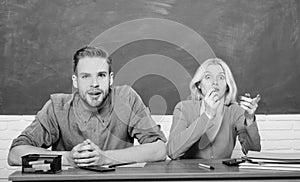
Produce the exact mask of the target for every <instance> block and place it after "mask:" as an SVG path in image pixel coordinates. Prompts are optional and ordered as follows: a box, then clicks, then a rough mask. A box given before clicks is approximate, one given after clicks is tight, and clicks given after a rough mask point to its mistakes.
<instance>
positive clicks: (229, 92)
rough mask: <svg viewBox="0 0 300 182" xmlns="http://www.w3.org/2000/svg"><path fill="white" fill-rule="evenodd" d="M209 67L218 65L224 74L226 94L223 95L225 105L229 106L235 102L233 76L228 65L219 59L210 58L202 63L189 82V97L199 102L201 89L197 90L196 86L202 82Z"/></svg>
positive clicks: (235, 88) (235, 89)
mask: <svg viewBox="0 0 300 182" xmlns="http://www.w3.org/2000/svg"><path fill="white" fill-rule="evenodd" d="M209 65H220V66H221V67H222V69H223V71H224V72H225V80H226V85H227V86H226V87H227V89H226V93H225V105H230V104H232V103H235V102H236V94H237V87H236V83H235V81H234V78H233V75H232V73H231V71H230V69H229V67H228V65H227V64H226V63H225V62H224V61H223V60H221V59H219V58H210V59H207V60H206V61H204V62H203V63H202V64H201V65H200V67H199V68H198V69H197V71H196V73H195V75H194V77H193V79H192V81H191V82H190V91H191V97H192V99H194V100H201V99H202V98H203V97H204V95H203V94H202V91H201V89H199V88H198V84H200V82H201V81H202V79H203V77H204V73H205V71H206V69H207V67H208V66H209Z"/></svg>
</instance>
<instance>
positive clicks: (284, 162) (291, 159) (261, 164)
mask: <svg viewBox="0 0 300 182" xmlns="http://www.w3.org/2000/svg"><path fill="white" fill-rule="evenodd" d="M244 158H245V159H246V162H245V163H242V164H240V165H239V168H240V169H269V170H284V171H286V170H287V171H300V153H271V152H254V151H249V152H248V154H247V156H245V157H244Z"/></svg>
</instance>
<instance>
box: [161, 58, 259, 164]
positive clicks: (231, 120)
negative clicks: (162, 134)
mask: <svg viewBox="0 0 300 182" xmlns="http://www.w3.org/2000/svg"><path fill="white" fill-rule="evenodd" d="M190 91H191V96H192V99H191V100H186V101H181V102H179V103H178V104H177V105H176V107H175V109H174V112H173V123H172V127H171V131H170V137H169V142H168V144H167V151H168V156H169V157H170V158H171V159H177V158H203V159H210V158H214V159H222V158H230V157H231V155H232V151H233V149H234V146H235V143H236V138H237V136H238V139H239V141H240V143H241V146H242V151H243V152H244V153H247V151H248V150H254V151H260V149H261V145H260V135H259V132H258V128H257V124H256V122H255V111H256V109H257V107H258V102H259V100H260V96H259V95H257V96H256V97H255V98H251V97H250V94H245V96H241V97H240V103H239V104H238V103H237V102H236V94H237V87H236V83H235V81H234V78H233V75H232V73H231V71H230V69H229V67H228V65H227V64H226V63H225V62H224V61H222V60H221V59H219V58H212V59H208V60H206V61H205V62H203V63H202V64H201V66H200V67H199V68H198V70H197V71H196V73H195V75H194V77H193V79H192V81H191V83H190Z"/></svg>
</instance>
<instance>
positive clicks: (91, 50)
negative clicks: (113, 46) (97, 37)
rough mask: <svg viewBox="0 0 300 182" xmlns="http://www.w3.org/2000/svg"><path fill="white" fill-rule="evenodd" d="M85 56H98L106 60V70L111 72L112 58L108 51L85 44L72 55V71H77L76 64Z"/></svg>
mask: <svg viewBox="0 0 300 182" xmlns="http://www.w3.org/2000/svg"><path fill="white" fill-rule="evenodd" d="M85 57H99V58H104V59H106V62H107V64H108V72H109V73H110V72H111V63H112V59H111V58H110V57H109V55H108V53H107V52H106V51H105V50H103V49H100V48H98V47H93V46H85V47H83V48H81V49H79V50H77V51H76V52H75V54H74V56H73V72H74V73H77V65H78V62H79V60H80V59H82V58H85Z"/></svg>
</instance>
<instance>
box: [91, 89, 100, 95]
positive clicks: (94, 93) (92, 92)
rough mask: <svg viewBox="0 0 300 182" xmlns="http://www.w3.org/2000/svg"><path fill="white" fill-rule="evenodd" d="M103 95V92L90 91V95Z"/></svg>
mask: <svg viewBox="0 0 300 182" xmlns="http://www.w3.org/2000/svg"><path fill="white" fill-rule="evenodd" d="M102 93H103V92H102V91H101V90H90V91H88V94H89V95H100V94H102Z"/></svg>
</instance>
